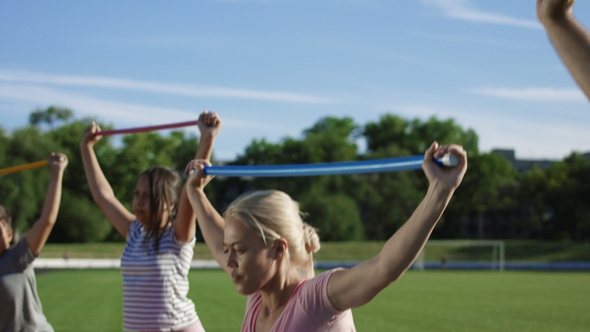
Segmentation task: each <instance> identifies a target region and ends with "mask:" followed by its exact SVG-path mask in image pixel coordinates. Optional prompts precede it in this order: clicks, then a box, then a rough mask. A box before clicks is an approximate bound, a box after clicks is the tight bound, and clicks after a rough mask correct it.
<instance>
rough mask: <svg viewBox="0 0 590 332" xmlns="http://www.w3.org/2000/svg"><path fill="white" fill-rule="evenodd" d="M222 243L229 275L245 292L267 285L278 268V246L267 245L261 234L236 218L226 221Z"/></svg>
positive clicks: (243, 293) (240, 290)
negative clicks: (276, 247)
mask: <svg viewBox="0 0 590 332" xmlns="http://www.w3.org/2000/svg"><path fill="white" fill-rule="evenodd" d="M223 247H224V250H225V254H226V257H227V263H226V265H227V266H228V267H229V273H230V276H231V278H232V281H233V282H234V284H235V285H236V290H237V291H238V293H240V294H242V295H249V294H252V293H254V292H256V291H258V290H260V289H263V288H265V286H267V285H269V281H271V280H272V278H273V277H274V276H275V275H276V272H277V271H278V267H279V260H278V259H277V258H276V257H277V252H276V249H275V246H274V245H270V246H266V245H265V244H264V242H263V241H262V239H261V238H260V236H258V235H257V234H256V233H254V232H253V231H252V230H250V229H249V228H248V227H247V226H246V224H244V223H243V222H242V221H240V220H238V219H236V218H230V219H229V220H227V221H226V223H225V233H224V243H223Z"/></svg>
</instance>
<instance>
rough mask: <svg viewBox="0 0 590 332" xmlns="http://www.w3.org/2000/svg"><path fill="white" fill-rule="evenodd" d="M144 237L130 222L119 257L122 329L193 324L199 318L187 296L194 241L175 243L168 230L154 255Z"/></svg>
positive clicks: (164, 328)
mask: <svg viewBox="0 0 590 332" xmlns="http://www.w3.org/2000/svg"><path fill="white" fill-rule="evenodd" d="M146 236H147V232H146V231H145V229H144V227H143V225H142V224H141V223H139V222H138V221H137V220H135V221H133V222H132V223H131V227H130V229H129V233H128V235H127V245H126V246H125V250H124V251H123V256H122V257H121V273H122V274H123V328H124V329H125V330H155V331H156V330H157V331H170V330H180V329H182V328H184V327H187V326H189V325H191V324H194V323H195V322H197V321H198V320H199V317H198V316H197V312H196V311H195V305H194V303H193V302H192V301H191V300H190V299H188V298H187V294H188V289H189V285H188V272H189V269H190V265H191V261H192V259H193V248H194V245H195V241H196V240H195V238H193V240H192V241H191V242H188V243H184V244H183V243H179V242H178V241H177V240H176V238H175V236H174V227H169V228H168V229H167V230H166V231H165V232H164V234H163V235H162V237H161V239H160V242H159V248H158V252H157V254H156V252H155V248H154V246H153V244H152V243H151V242H152V241H150V242H146V241H145V238H146Z"/></svg>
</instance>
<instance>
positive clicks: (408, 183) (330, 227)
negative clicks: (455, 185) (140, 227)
mask: <svg viewBox="0 0 590 332" xmlns="http://www.w3.org/2000/svg"><path fill="white" fill-rule="evenodd" d="M90 121H91V119H74V115H73V112H71V111H70V110H67V109H59V108H54V107H51V108H49V109H46V110H38V111H35V112H33V113H31V116H30V125H28V126H26V127H24V128H20V129H17V130H14V131H11V132H7V131H6V130H3V129H1V128H0V167H1V168H4V167H9V166H13V165H20V164H25V163H29V162H33V161H37V160H42V159H45V158H46V157H47V156H48V154H49V152H51V151H61V152H64V153H66V154H67V155H68V157H69V159H70V165H69V166H68V169H67V170H66V173H65V177H64V194H63V199H62V205H61V208H60V214H59V217H58V222H57V225H56V226H55V229H54V231H53V232H52V234H51V237H50V241H55V242H90V241H105V240H110V241H117V240H122V239H121V238H120V237H119V236H118V235H117V233H116V232H115V231H113V229H112V227H111V226H110V224H109V223H108V222H107V221H106V219H105V218H104V216H103V214H102V213H101V212H100V210H99V209H98V208H97V206H96V205H95V204H94V202H93V201H92V198H91V196H90V194H89V190H88V186H87V183H86V178H85V175H84V170H83V166H82V163H81V160H80V153H79V142H80V139H81V137H82V134H83V131H84V129H85V128H86V127H88V125H89V123H90ZM101 127H102V128H103V129H107V128H109V127H110V126H109V125H107V124H101ZM222 135H223V133H222ZM359 139H364V141H365V142H366V146H367V148H366V151H364V152H362V153H361V152H359V148H358V146H357V144H356V142H358V141H359ZM434 140H437V141H438V142H440V143H443V144H444V143H451V142H453V143H457V144H461V145H463V146H464V148H465V149H466V151H467V152H468V155H469V158H470V159H469V169H468V172H467V174H466V177H465V179H464V182H463V184H462V185H461V187H460V188H459V189H458V191H457V193H456V194H455V196H454V198H453V200H452V201H451V204H450V205H449V208H448V210H447V212H445V214H444V216H443V218H442V220H441V221H440V223H439V225H438V226H437V228H436V229H435V232H434V234H433V236H434V237H436V238H503V239H507V238H534V239H559V240H564V239H569V240H590V208H589V207H588V204H587V201H588V197H590V162H589V161H588V160H587V159H586V158H585V157H584V156H581V155H578V154H575V153H574V154H572V155H570V156H569V157H567V158H566V159H565V160H563V161H561V162H557V163H555V164H554V165H553V166H552V167H550V168H549V169H546V170H541V169H538V168H533V169H531V170H530V171H527V172H526V173H517V172H516V171H515V170H514V169H513V167H512V166H511V164H510V163H509V162H508V161H507V160H506V159H504V158H503V157H502V156H500V155H496V154H493V153H480V152H479V150H478V138H477V134H476V133H475V132H474V131H473V130H470V129H463V128H461V127H460V126H458V125H457V124H456V123H455V122H454V120H452V119H448V120H439V119H436V118H431V119H428V120H426V121H422V120H418V119H414V120H408V119H404V118H401V117H399V116H396V115H393V114H386V115H383V116H382V117H381V118H380V119H378V120H377V121H375V122H370V123H367V124H365V125H364V126H360V125H358V124H356V123H354V121H353V120H352V119H351V118H347V117H345V118H332V117H327V118H323V119H320V120H319V121H318V122H317V123H316V124H315V125H313V126H312V127H311V128H308V129H306V130H305V131H304V132H303V133H302V136H301V137H299V138H293V137H287V138H284V139H282V140H281V141H280V142H274V143H273V142H268V141H266V140H264V139H262V140H253V141H252V142H251V143H250V144H249V145H248V146H247V147H246V149H245V151H244V152H243V153H242V154H241V155H239V156H238V157H237V158H236V160H233V161H230V162H227V164H233V165H259V164H269V165H275V164H307V163H317V162H337V161H351V160H366V159H378V158H388V157H397V156H409V155H417V154H422V153H423V151H424V150H425V149H426V147H428V146H429V145H430V143H431V142H432V141H434ZM197 146H198V137H196V136H193V135H188V136H187V135H186V134H185V133H184V132H182V131H175V132H172V133H170V134H169V135H167V136H162V135H160V133H157V132H151V133H138V134H133V135H126V136H124V137H123V138H122V141H121V142H119V141H113V139H112V138H109V137H105V139H103V140H101V141H100V142H99V144H97V146H96V147H95V149H96V152H97V155H98V158H99V160H100V162H101V165H102V167H103V170H104V172H105V174H106V176H107V178H108V179H109V180H110V182H111V184H112V186H113V189H114V191H115V193H116V194H117V196H118V198H119V199H120V200H121V201H122V202H123V203H124V204H127V206H128V207H130V204H131V201H132V197H133V191H134V188H135V184H136V181H137V176H138V174H139V173H141V172H142V171H143V170H145V169H147V168H148V167H151V166H153V165H169V166H173V167H175V168H176V169H177V170H179V171H182V169H183V167H184V165H185V164H186V162H187V161H188V160H190V159H191V158H192V157H193V156H194V153H195V151H196V149H197ZM47 181H48V170H47V169H38V170H30V171H26V172H19V173H14V174H10V175H5V176H0V204H2V205H4V206H5V207H7V208H8V209H9V210H11V211H12V214H13V222H14V226H15V228H16V229H17V230H20V231H21V232H22V231H26V229H28V227H29V226H30V223H31V222H33V221H34V220H36V217H37V216H38V214H39V213H40V208H41V205H42V202H43V199H44V195H45V190H46V186H47ZM426 187H427V182H426V179H425V177H424V176H423V174H422V171H420V170H417V171H404V172H392V173H375V174H359V175H335V176H321V177H297V178H255V179H240V178H219V179H216V180H214V181H213V182H212V183H211V184H210V185H209V187H208V188H207V190H208V195H209V197H210V198H211V200H212V202H213V204H214V205H215V206H216V207H217V208H218V209H220V210H221V209H223V208H224V207H225V206H227V205H228V204H229V203H230V202H231V201H232V200H233V199H235V198H236V197H237V196H238V195H239V194H241V193H243V192H245V191H248V190H255V189H279V190H283V191H285V192H287V193H289V194H290V195H291V196H292V197H293V198H294V199H296V200H298V201H299V202H300V204H301V208H302V210H303V211H306V212H307V214H308V216H307V221H308V222H309V223H311V224H312V225H314V226H315V227H317V228H318V229H319V230H320V235H321V237H322V239H323V240H330V241H339V240H362V239H367V240H383V239H386V238H388V237H389V236H390V235H391V234H393V232H395V230H397V229H398V228H399V227H400V226H401V225H402V224H403V223H404V222H405V221H406V220H407V218H408V217H409V216H410V214H411V213H412V212H413V210H414V209H415V207H416V206H417V204H418V203H419V202H420V200H421V199H422V197H423V195H424V193H425V191H426Z"/></svg>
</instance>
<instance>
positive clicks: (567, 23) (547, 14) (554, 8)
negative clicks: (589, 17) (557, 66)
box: [537, 0, 590, 99]
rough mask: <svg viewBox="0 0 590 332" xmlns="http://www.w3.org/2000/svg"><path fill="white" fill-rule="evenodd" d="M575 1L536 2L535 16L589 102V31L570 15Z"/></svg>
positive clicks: (549, 0)
mask: <svg viewBox="0 0 590 332" xmlns="http://www.w3.org/2000/svg"><path fill="white" fill-rule="evenodd" d="M575 2H576V1H575V0H537V16H538V17H539V20H540V21H541V23H542V24H543V26H544V27H545V30H546V31H547V35H548V36H549V39H550V40H551V43H552V44H553V47H554V48H555V50H556V51H557V54H559V57H560V58H561V60H562V61H563V63H564V64H565V66H566V67H567V69H568V70H569V72H570V74H571V75H572V76H573V78H574V79H575V80H576V82H577V83H578V85H579V86H580V88H581V89H582V91H583V92H584V93H585V94H586V97H587V98H589V99H590V32H588V30H587V29H585V28H584V26H583V25H582V24H581V23H580V22H579V21H578V20H576V18H575V17H574V14H573V6H574V3H575Z"/></svg>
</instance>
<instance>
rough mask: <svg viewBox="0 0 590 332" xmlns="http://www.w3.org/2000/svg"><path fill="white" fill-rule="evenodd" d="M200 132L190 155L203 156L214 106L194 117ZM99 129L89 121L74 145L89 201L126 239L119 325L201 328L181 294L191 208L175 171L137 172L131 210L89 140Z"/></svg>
mask: <svg viewBox="0 0 590 332" xmlns="http://www.w3.org/2000/svg"><path fill="white" fill-rule="evenodd" d="M198 126H199V130H200V132H201V138H200V143H199V147H198V150H197V152H196V158H203V159H209V158H210V157H211V153H212V149H213V142H214V140H215V137H216V136H217V134H218V132H219V130H220V129H221V126H222V123H221V119H220V118H219V117H218V116H217V114H216V113H214V112H207V111H205V112H203V113H202V114H201V115H200V116H199V120H198ZM100 132H101V130H100V127H99V126H98V125H97V124H96V123H94V122H93V123H92V124H91V125H90V127H89V128H88V129H87V130H86V131H85V133H84V137H83V139H82V142H80V150H81V153H82V162H83V163H84V170H85V172H86V178H87V180H88V184H89V187H90V192H91V193H92V197H93V198H94V201H95V202H96V203H97V205H98V206H99V208H100V209H101V210H102V212H103V213H104V214H105V216H106V217H107V219H108V220H109V222H110V223H111V224H112V225H113V226H114V227H115V229H116V230H117V231H118V232H119V233H120V234H121V235H122V236H123V237H125V238H126V239H127V244H126V246H125V250H124V251H123V255H122V257H121V273H122V275H123V329H124V330H128V331H177V332H180V331H181V332H203V331H205V330H204V328H203V325H202V324H201V321H200V319H199V316H198V315H197V312H196V310H195V304H194V303H193V301H191V299H189V298H188V297H187V295H188V290H189V283H188V273H189V270H190V264H191V261H192V258H193V248H194V245H195V241H196V238H195V235H196V220H195V213H194V212H193V209H192V207H191V205H190V202H189V201H188V198H187V196H186V190H184V189H183V187H184V186H183V182H182V179H181V177H180V175H179V174H178V172H177V171H175V170H173V169H171V168H169V167H163V166H155V167H152V168H150V169H148V170H146V171H144V172H143V173H141V174H139V176H138V180H137V185H136V187H135V194H134V197H133V207H132V209H133V211H129V210H127V208H125V206H123V204H122V203H121V202H120V201H119V200H118V199H117V197H116V196H115V194H114V192H113V189H112V187H111V185H110V183H109V182H108V180H107V179H106V177H105V175H104V173H103V172H102V169H101V167H100V164H99V163H98V159H97V157H96V154H95V153H94V149H93V146H94V144H96V143H97V142H98V141H99V140H100V139H101V137H102V136H101V134H100Z"/></svg>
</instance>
